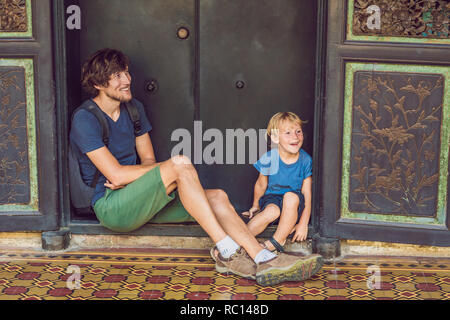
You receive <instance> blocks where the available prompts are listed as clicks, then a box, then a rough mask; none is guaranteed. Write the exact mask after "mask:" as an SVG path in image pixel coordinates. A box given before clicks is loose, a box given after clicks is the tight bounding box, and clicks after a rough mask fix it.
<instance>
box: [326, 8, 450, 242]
mask: <svg viewBox="0 0 450 320" xmlns="http://www.w3.org/2000/svg"><path fill="white" fill-rule="evenodd" d="M347 3H348V1H347V0H345V1H342V0H329V1H328V5H329V10H328V32H327V37H328V40H327V50H328V53H327V59H326V68H327V77H326V87H327V93H326V103H325V104H324V109H323V110H324V113H323V122H322V123H323V128H322V130H323V133H322V135H319V136H321V137H322V138H323V140H322V141H320V145H321V148H322V150H321V168H320V171H321V174H322V178H321V179H322V180H321V182H322V184H321V189H320V192H319V194H320V195H319V196H320V199H321V203H322V205H321V208H320V233H321V234H322V235H323V236H325V237H330V238H342V239H356V240H368V241H383V242H397V243H411V244H421V245H433V246H450V231H449V227H450V219H449V217H450V214H449V208H450V206H448V205H447V211H446V214H447V216H446V224H445V226H431V225H419V224H418V225H412V224H402V223H392V222H372V221H370V222H364V220H363V221H361V220H359V221H358V220H356V219H343V218H341V217H340V210H341V190H342V185H341V177H342V161H343V154H342V141H343V140H342V139H343V130H344V128H343V123H344V98H345V97H344V91H345V63H346V62H353V61H355V62H356V61H359V62H385V63H397V64H408V63H409V64H427V65H428V64H429V65H448V66H450V61H448V58H447V60H445V58H444V57H445V53H447V56H448V52H449V51H450V50H449V47H448V46H442V45H433V44H426V45H423V44H392V43H367V42H354V41H349V40H347V39H346V28H347V18H346V14H347ZM417 48H419V49H420V50H416V49H417ZM449 185H450V180H449V181H448V182H447V190H449Z"/></svg>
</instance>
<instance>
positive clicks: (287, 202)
mask: <svg viewBox="0 0 450 320" xmlns="http://www.w3.org/2000/svg"><path fill="white" fill-rule="evenodd" d="M299 204H300V198H299V197H298V195H297V194H295V193H294V192H286V193H285V194H284V196H283V207H284V206H287V207H296V206H298V205H299Z"/></svg>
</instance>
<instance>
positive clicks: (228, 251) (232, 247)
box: [216, 236, 240, 259]
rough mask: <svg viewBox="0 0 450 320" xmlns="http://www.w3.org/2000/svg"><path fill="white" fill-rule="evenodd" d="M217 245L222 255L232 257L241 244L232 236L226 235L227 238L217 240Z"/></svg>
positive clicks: (226, 257)
mask: <svg viewBox="0 0 450 320" xmlns="http://www.w3.org/2000/svg"><path fill="white" fill-rule="evenodd" d="M216 246H217V249H218V250H219V252H220V254H221V256H222V257H224V258H225V259H228V258H229V257H231V256H232V255H233V254H235V253H236V251H237V250H238V249H239V248H240V247H239V245H238V244H237V243H236V242H235V241H234V240H233V239H231V238H230V236H226V237H225V238H223V239H222V240H220V241H219V242H217V243H216Z"/></svg>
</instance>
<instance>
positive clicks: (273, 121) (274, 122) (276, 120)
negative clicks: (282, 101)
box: [266, 112, 306, 137]
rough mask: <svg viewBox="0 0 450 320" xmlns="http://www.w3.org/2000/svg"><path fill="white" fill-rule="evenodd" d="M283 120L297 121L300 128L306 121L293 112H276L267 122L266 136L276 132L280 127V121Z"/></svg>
mask: <svg viewBox="0 0 450 320" xmlns="http://www.w3.org/2000/svg"><path fill="white" fill-rule="evenodd" d="M284 121H289V122H294V123H297V124H299V125H300V127H301V128H303V124H304V123H306V121H303V120H302V119H300V117H299V116H298V115H296V114H295V113H293V112H278V113H276V114H275V115H273V116H272V118H270V121H269V124H268V125H267V132H266V136H268V137H270V136H271V134H272V132H273V133H275V134H276V133H277V132H278V130H279V129H280V127H281V123H283V122H284ZM272 130H274V131H272ZM275 130H276V131H275Z"/></svg>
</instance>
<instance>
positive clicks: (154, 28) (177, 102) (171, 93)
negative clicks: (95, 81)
mask: <svg viewBox="0 0 450 320" xmlns="http://www.w3.org/2000/svg"><path fill="white" fill-rule="evenodd" d="M70 4H77V5H79V6H80V8H81V14H82V25H81V29H80V30H74V31H69V32H67V55H68V60H69V61H68V62H69V64H70V65H71V67H70V68H69V70H68V71H69V102H70V109H71V110H73V109H74V108H76V107H77V105H78V104H79V103H80V102H81V100H82V99H83V98H85V97H84V96H83V95H82V94H81V91H80V88H79V73H80V68H81V64H82V62H83V61H84V60H85V59H86V58H87V57H88V55H89V54H91V53H93V52H94V51H96V50H98V49H100V48H103V47H111V48H116V49H119V50H121V51H123V52H124V53H126V54H127V55H128V56H129V57H130V60H131V68H130V71H131V74H132V77H133V80H132V81H133V82H132V89H133V94H134V96H135V97H136V98H137V99H138V100H140V101H142V102H143V103H144V105H145V106H146V112H147V115H148V116H149V118H150V120H151V123H152V125H153V131H152V133H151V138H152V141H153V144H154V147H155V151H156V156H157V160H158V161H163V160H166V159H168V158H169V157H170V156H171V155H172V150H173V148H174V147H176V146H177V145H178V146H179V143H180V142H182V141H181V140H180V139H181V138H179V137H178V138H177V139H175V137H174V141H171V137H172V133H173V132H174V131H175V130H176V129H180V128H185V129H187V131H188V132H189V133H190V138H191V140H190V146H191V150H190V151H189V152H190V155H191V159H192V161H193V162H194V164H195V165H196V167H197V169H198V172H199V175H200V178H201V181H202V184H203V185H204V187H205V188H222V189H224V190H225V191H226V192H227V193H228V194H229V196H230V199H231V201H232V202H233V204H234V205H235V207H236V208H237V210H238V211H241V210H244V209H247V208H248V207H249V206H250V205H251V201H252V197H253V184H254V182H255V179H256V177H257V172H256V170H255V169H254V168H253V167H252V166H251V163H250V160H252V159H253V158H252V157H249V156H250V154H249V153H251V150H253V149H252V147H251V146H249V143H248V140H249V139H247V144H246V147H245V154H246V156H245V161H244V163H240V162H239V159H238V157H237V153H238V148H239V147H240V146H239V145H238V141H237V139H236V141H235V145H234V150H235V152H234V158H230V157H228V160H227V144H232V143H233V141H230V139H228V138H227V129H228V130H233V131H234V132H236V130H237V129H242V130H243V131H244V132H245V131H247V130H249V129H252V130H253V132H258V130H259V129H264V128H265V127H266V126H267V122H268V121H269V119H270V117H271V116H272V115H273V114H274V113H276V112H278V111H285V110H286V111H294V112H296V113H298V114H299V115H300V117H301V118H302V119H305V120H308V124H307V125H306V128H305V131H306V141H305V145H304V148H305V150H306V151H308V152H309V153H310V154H312V145H313V123H314V119H313V116H314V83H315V52H316V47H315V39H316V32H315V30H316V18H315V17H316V4H315V1H309V0H308V1H299V0H283V1H268V0H245V1H244V0H239V1H238V0H233V1H229V0H228V1H225V0H215V1H202V0H200V1H198V0H197V1H195V0H189V1H188V0H170V1H167V0H154V1H148V0H130V1H122V0H108V1H104V0H81V1H66V6H68V5H70ZM71 62H72V63H71ZM194 121H198V122H196V123H195V127H196V130H194ZM200 127H201V130H200V131H199V128H200ZM208 129H217V130H218V131H217V130H216V133H217V132H220V133H221V135H222V137H223V140H222V142H223V144H222V147H223V150H222V151H223V152H222V157H220V156H219V155H220V152H218V153H219V155H217V154H216V156H217V157H215V160H216V161H215V163H212V164H211V163H210V162H208V161H205V159H204V157H203V151H204V150H206V149H207V148H208V145H210V144H211V143H212V142H214V141H212V140H211V141H208V139H206V138H207V137H203V136H202V134H203V133H205V132H206V131H207V130H208ZM194 140H195V141H194ZM203 140H205V141H203ZM216 142H217V141H216ZM252 143H254V142H252ZM256 143H257V144H258V145H262V144H263V142H261V141H257V142H256ZM194 144H196V148H194ZM185 151H186V150H185ZM216 151H218V150H217V149H216ZM228 151H230V150H228ZM261 151H262V148H259V150H258V152H259V153H260V152H261ZM228 156H229V152H228ZM194 158H195V159H194Z"/></svg>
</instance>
